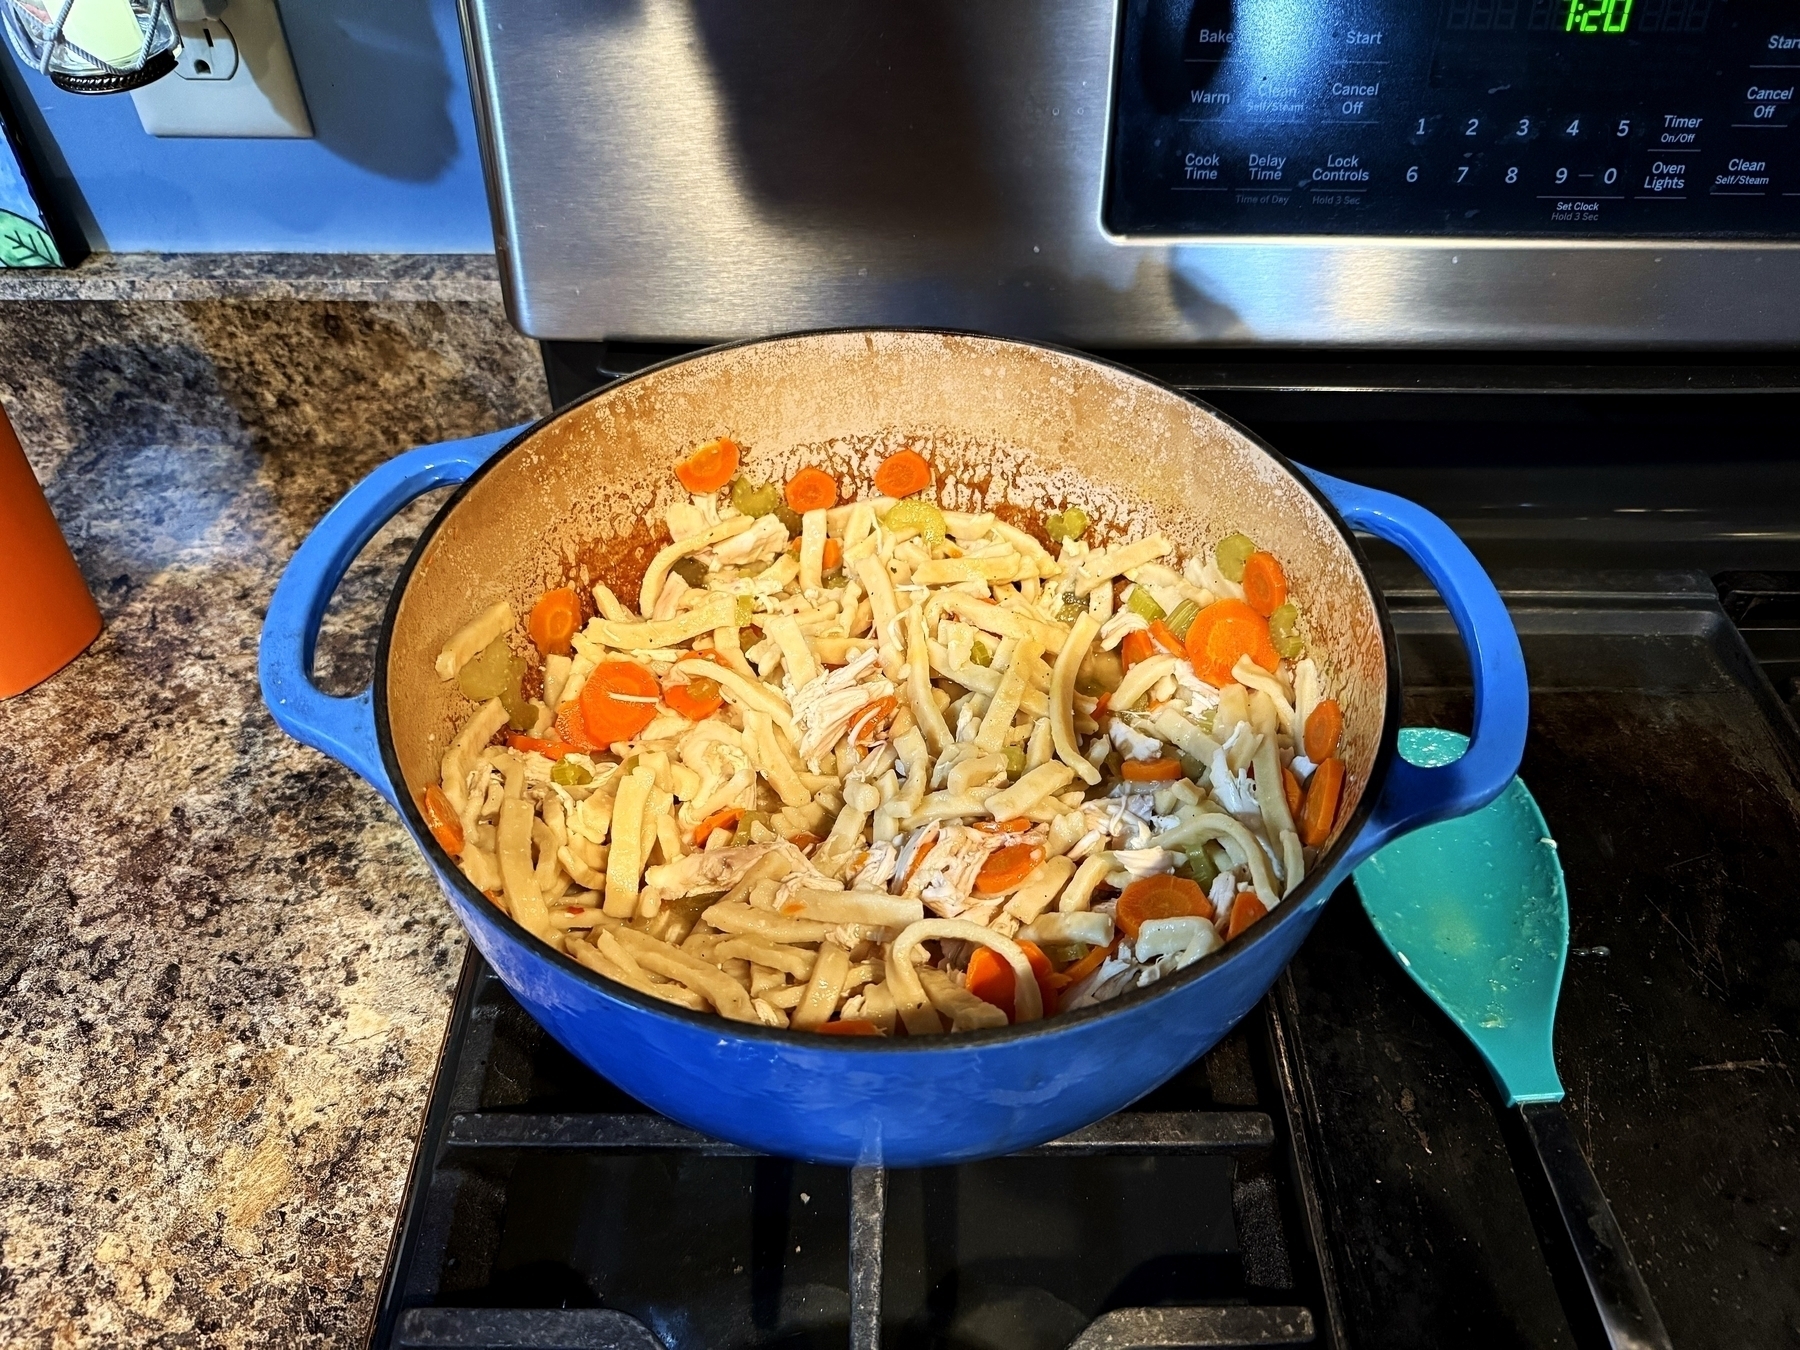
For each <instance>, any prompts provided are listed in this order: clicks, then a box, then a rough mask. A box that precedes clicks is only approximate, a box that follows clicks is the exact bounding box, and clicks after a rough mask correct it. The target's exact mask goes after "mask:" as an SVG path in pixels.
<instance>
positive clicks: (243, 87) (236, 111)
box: [131, 0, 313, 140]
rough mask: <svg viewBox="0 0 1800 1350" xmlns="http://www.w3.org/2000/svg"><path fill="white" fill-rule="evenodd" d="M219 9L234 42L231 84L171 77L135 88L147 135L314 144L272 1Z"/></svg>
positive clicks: (239, 1) (236, 0)
mask: <svg viewBox="0 0 1800 1350" xmlns="http://www.w3.org/2000/svg"><path fill="white" fill-rule="evenodd" d="M217 8H218V13H217V15H216V16H215V17H217V18H219V19H222V20H224V22H225V24H226V26H227V27H229V28H230V30H231V35H232V37H233V38H234V39H235V40H236V42H237V48H238V65H237V70H236V71H235V72H233V74H232V76H231V78H230V79H228V80H188V79H183V78H182V77H181V76H180V75H175V74H170V75H165V76H163V77H162V78H161V79H160V80H158V81H156V83H154V84H147V85H145V86H144V87H143V88H142V89H134V90H132V91H131V101H132V103H134V104H135V105H136V106H137V115H138V121H139V122H140V123H142V124H143V128H144V130H145V131H147V132H149V133H150V135H152V136H216V137H249V138H276V137H279V138H285V139H293V140H303V139H306V138H309V137H310V136H311V135H312V134H313V129H312V119H311V118H310V117H308V116H307V113H306V100H305V98H304V97H302V95H301V93H300V82H299V81H298V80H297V79H295V78H294V62H293V59H292V58H291V57H290V56H289V55H288V46H287V35H286V34H285V33H283V32H282V30H281V15H280V13H279V11H277V10H276V8H275V0H225V4H224V5H223V6H219V7H217Z"/></svg>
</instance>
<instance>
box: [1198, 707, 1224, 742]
mask: <svg viewBox="0 0 1800 1350" xmlns="http://www.w3.org/2000/svg"><path fill="white" fill-rule="evenodd" d="M1218 713H1219V710H1218V709H1217V708H1216V707H1213V708H1207V709H1205V710H1204V711H1203V712H1202V713H1201V714H1200V715H1199V716H1198V717H1196V718H1195V719H1194V725H1195V726H1197V727H1199V728H1200V730H1202V731H1204V732H1205V733H1206V734H1207V735H1208V736H1210V735H1212V734H1213V723H1214V721H1215V719H1216V718H1217V717H1218Z"/></svg>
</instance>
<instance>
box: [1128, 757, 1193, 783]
mask: <svg viewBox="0 0 1800 1350" xmlns="http://www.w3.org/2000/svg"><path fill="white" fill-rule="evenodd" d="M1119 777H1121V778H1123V779H1124V780H1125V781H1126V782H1127V783H1173V782H1174V781H1175V780H1176V779H1177V778H1179V777H1181V761H1180V760H1178V759H1128V760H1126V761H1125V762H1124V763H1123V764H1121V765H1119Z"/></svg>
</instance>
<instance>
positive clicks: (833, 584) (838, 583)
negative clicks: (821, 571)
mask: <svg viewBox="0 0 1800 1350" xmlns="http://www.w3.org/2000/svg"><path fill="white" fill-rule="evenodd" d="M820 580H822V581H823V582H824V583H825V589H826V590H828V591H835V590H838V589H840V588H842V587H844V586H847V585H849V584H850V578H849V577H847V576H845V575H844V569H843V568H841V567H834V568H832V569H831V570H830V571H829V572H827V573H825V575H824V576H823V577H822V578H820Z"/></svg>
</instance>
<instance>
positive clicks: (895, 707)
mask: <svg viewBox="0 0 1800 1350" xmlns="http://www.w3.org/2000/svg"><path fill="white" fill-rule="evenodd" d="M899 711H900V700H899V699H897V698H896V697H894V695H892V694H883V695H882V696H881V697H880V698H878V699H876V700H875V701H874V702H872V703H865V704H864V705H863V706H862V708H861V710H860V711H858V712H857V714H856V716H854V717H852V718H851V719H850V727H849V732H848V734H849V736H850V744H851V745H852V746H853V747H855V748H857V749H859V750H860V749H864V748H866V747H868V746H871V745H873V744H875V742H876V741H878V740H880V739H881V734H882V733H883V732H884V731H886V730H887V729H888V726H889V725H890V724H891V723H892V722H893V720H894V715H895V714H896V713H898V712H899Z"/></svg>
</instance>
